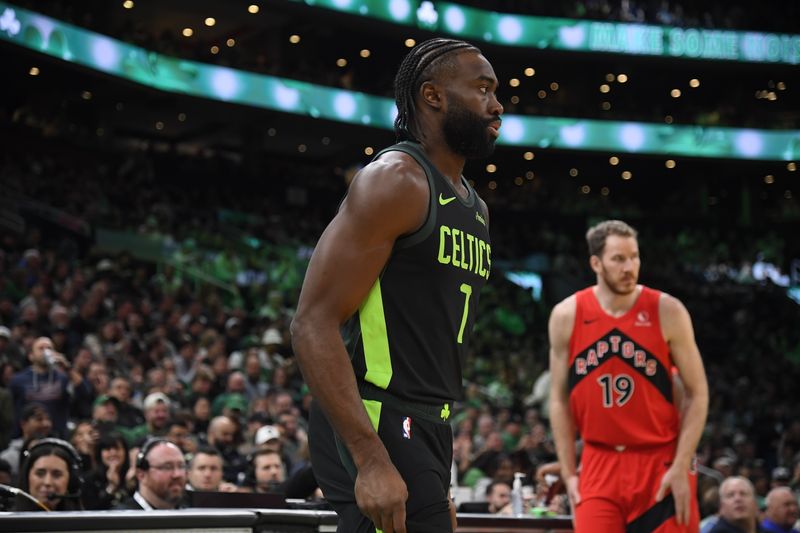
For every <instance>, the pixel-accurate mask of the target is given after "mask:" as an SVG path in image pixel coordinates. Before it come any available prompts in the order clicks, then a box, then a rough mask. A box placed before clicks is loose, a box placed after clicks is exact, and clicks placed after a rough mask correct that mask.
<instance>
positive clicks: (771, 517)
mask: <svg viewBox="0 0 800 533" xmlns="http://www.w3.org/2000/svg"><path fill="white" fill-rule="evenodd" d="M798 518H800V512H798V506H797V496H796V495H795V494H794V493H793V492H792V490H791V489H790V488H789V487H775V488H774V489H772V490H771V491H769V493H768V494H767V509H766V511H765V512H764V520H762V521H761V527H762V528H763V529H764V531H767V532H768V533H800V531H798V530H797V529H795V527H794V525H795V523H797V520H798Z"/></svg>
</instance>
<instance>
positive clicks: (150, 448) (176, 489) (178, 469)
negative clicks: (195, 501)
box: [115, 438, 186, 511]
mask: <svg viewBox="0 0 800 533" xmlns="http://www.w3.org/2000/svg"><path fill="white" fill-rule="evenodd" d="M136 479H137V480H138V482H139V488H138V489H137V491H136V492H135V493H134V494H133V496H132V497H130V498H128V499H126V500H123V501H122V502H121V503H120V504H119V505H117V506H116V507H115V509H144V510H147V511H150V510H152V509H179V508H181V507H182V506H183V503H184V501H185V500H184V496H185V491H186V460H185V459H184V457H183V452H181V450H180V448H178V447H177V446H176V445H175V444H173V443H171V442H169V441H168V440H165V439H161V438H156V439H150V440H148V441H147V442H145V443H144V445H142V449H141V450H140V451H139V454H138V455H137V456H136Z"/></svg>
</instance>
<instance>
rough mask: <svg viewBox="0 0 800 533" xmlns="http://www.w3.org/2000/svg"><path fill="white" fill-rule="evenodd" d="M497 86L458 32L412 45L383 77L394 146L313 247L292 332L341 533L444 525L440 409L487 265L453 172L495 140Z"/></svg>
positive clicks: (463, 183) (447, 405)
mask: <svg viewBox="0 0 800 533" xmlns="http://www.w3.org/2000/svg"><path fill="white" fill-rule="evenodd" d="M497 84H498V82H497V77H496V76H495V73H494V70H493V69H492V66H491V65H490V63H489V62H488V61H487V60H486V58H485V57H484V56H483V55H482V54H481V52H480V50H478V49H477V48H475V47H474V46H472V45H470V44H469V43H466V42H463V41H455V40H450V39H432V40H429V41H426V42H423V43H420V44H419V45H417V46H416V47H415V48H413V49H412V50H411V51H410V52H409V54H408V55H407V56H406V58H405V59H404V60H403V62H402V64H401V65H400V68H399V70H398V73H397V77H396V79H395V91H396V101H397V107H398V115H397V119H396V121H395V131H396V133H397V137H398V141H399V142H398V144H396V145H394V146H392V147H389V148H387V149H386V150H384V151H382V152H381V153H380V154H378V156H377V157H376V158H375V159H374V160H373V161H372V162H371V163H370V164H369V165H367V166H366V167H365V168H364V169H363V170H362V171H361V172H360V173H359V174H358V175H357V176H356V177H355V179H354V180H353V182H352V184H351V185H350V189H349V191H348V193H347V197H346V198H345V200H344V201H343V203H342V205H341V207H340V209H339V212H338V213H337V215H336V216H335V217H334V219H333V220H332V221H331V223H330V225H329V226H328V227H327V229H326V230H325V232H324V233H323V234H322V237H321V238H320V240H319V242H318V244H317V247H316V249H315V251H314V254H313V257H312V258H311V262H310V264H309V268H308V272H307V274H306V278H305V282H304V284H303V289H302V292H301V295H300V301H299V303H298V307H297V314H296V316H295V318H294V321H293V323H292V342H293V346H294V350H295V353H296V354H297V358H298V361H299V363H300V365H301V368H302V371H303V375H304V377H305V380H306V382H307V384H308V386H309V388H310V390H311V392H312V394H313V396H314V399H315V407H314V408H313V409H312V413H311V421H310V426H311V431H310V445H311V454H312V455H311V460H312V465H313V468H314V473H315V475H316V477H317V480H318V482H319V483H320V487H321V488H322V490H323V493H324V494H325V497H326V498H327V499H328V501H329V502H330V503H331V504H332V506H333V507H334V509H335V510H336V512H337V513H338V515H339V529H338V531H340V532H345V531H346V532H348V533H351V532H359V533H362V532H364V533H371V532H372V531H383V532H384V533H393V532H397V533H405V532H406V531H409V532H451V531H453V530H454V529H455V512H454V510H453V507H452V504H451V502H450V499H449V494H448V488H449V481H450V463H451V460H452V432H451V430H450V426H449V421H448V419H449V416H450V409H451V407H452V402H453V401H456V400H459V399H461V397H462V391H461V362H462V361H463V358H464V356H465V354H466V352H467V349H468V341H469V336H470V332H471V330H472V326H473V324H474V322H475V309H476V307H477V300H478V294H479V291H480V288H481V287H482V286H483V284H484V283H485V281H486V279H487V278H488V276H489V270H490V267H491V244H490V242H489V232H488V225H489V215H488V211H487V209H486V204H485V203H484V202H483V200H481V199H480V198H479V197H478V196H477V194H476V192H475V190H474V189H473V188H472V187H471V186H470V185H469V183H468V182H467V180H466V179H464V177H463V176H462V171H463V168H464V164H465V161H466V159H467V158H476V157H486V156H488V155H489V154H491V152H492V150H493V149H494V143H495V140H496V139H497V136H498V134H499V129H500V122H501V119H500V115H501V114H502V112H503V107H502V105H500V103H499V102H498V100H497V97H496V95H495V91H496V90H497ZM343 337H344V339H343Z"/></svg>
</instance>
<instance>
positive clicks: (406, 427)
mask: <svg viewBox="0 0 800 533" xmlns="http://www.w3.org/2000/svg"><path fill="white" fill-rule="evenodd" d="M403 438H404V439H410V438H411V417H410V416H407V417H405V418H404V419H403Z"/></svg>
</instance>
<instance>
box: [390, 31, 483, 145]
mask: <svg viewBox="0 0 800 533" xmlns="http://www.w3.org/2000/svg"><path fill="white" fill-rule="evenodd" d="M456 51H459V52H460V51H470V52H477V53H480V50H479V49H478V48H476V47H475V46H473V45H471V44H469V43H468V42H465V41H458V40H455V39H443V38H436V39H429V40H427V41H424V42H421V43H419V44H418V45H417V46H415V47H414V48H412V49H411V51H410V52H409V53H408V55H407V56H406V57H405V58H404V59H403V62H402V63H400V68H399V69H398V70H397V75H396V76H395V78H394V95H395V102H396V104H397V118H395V119H394V132H395V135H396V136H397V141H398V142H399V141H417V142H419V138H420V137H421V136H422V135H421V134H420V132H419V131H417V123H416V113H417V106H416V97H417V93H418V92H419V88H420V87H421V86H422V84H423V83H425V82H426V81H429V80H431V79H432V78H434V76H435V75H436V74H437V73H438V71H439V70H440V68H443V67H445V68H453V67H455V63H454V62H453V61H452V60H451V57H452V56H451V52H456Z"/></svg>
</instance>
